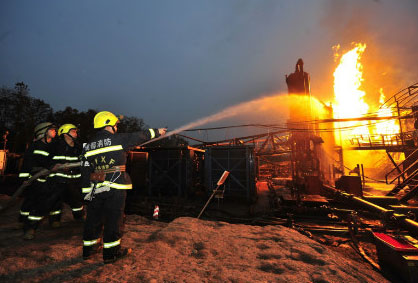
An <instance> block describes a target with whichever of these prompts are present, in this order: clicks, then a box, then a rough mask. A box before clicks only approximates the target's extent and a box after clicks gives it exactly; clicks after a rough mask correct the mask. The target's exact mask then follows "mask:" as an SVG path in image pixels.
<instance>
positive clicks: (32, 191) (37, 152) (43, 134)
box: [19, 122, 56, 238]
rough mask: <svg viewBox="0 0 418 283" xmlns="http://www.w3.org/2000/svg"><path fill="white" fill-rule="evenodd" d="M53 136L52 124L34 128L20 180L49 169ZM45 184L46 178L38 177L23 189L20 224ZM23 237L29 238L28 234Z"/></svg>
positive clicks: (54, 134)
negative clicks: (32, 138) (32, 139)
mask: <svg viewBox="0 0 418 283" xmlns="http://www.w3.org/2000/svg"><path fill="white" fill-rule="evenodd" d="M55 136H56V127H55V126H54V125H53V124H52V123H49V122H45V123H41V124H39V125H37V126H36V127H35V133H34V142H33V143H32V144H31V145H30V146H29V147H28V149H27V150H26V152H25V155H24V160H23V166H22V171H21V172H20V173H19V177H20V178H21V179H22V180H24V181H26V180H27V179H29V178H30V177H31V176H32V175H34V174H35V173H37V172H39V171H40V170H42V169H46V168H49V166H50V162H51V159H50V145H51V142H52V140H53V139H54V138H55ZM45 183H46V177H39V178H38V179H36V180H35V181H34V182H33V183H32V184H30V185H29V186H28V187H26V188H25V191H24V193H23V196H24V200H23V203H22V206H21V208H20V216H19V221H20V222H26V221H27V218H28V216H29V212H30V211H31V210H32V209H33V207H34V205H36V202H37V199H38V196H39V192H40V190H41V189H42V187H44V186H45ZM25 236H26V237H28V238H31V236H30V235H29V234H28V235H25ZM32 236H33V235H32ZM32 238H33V237H32Z"/></svg>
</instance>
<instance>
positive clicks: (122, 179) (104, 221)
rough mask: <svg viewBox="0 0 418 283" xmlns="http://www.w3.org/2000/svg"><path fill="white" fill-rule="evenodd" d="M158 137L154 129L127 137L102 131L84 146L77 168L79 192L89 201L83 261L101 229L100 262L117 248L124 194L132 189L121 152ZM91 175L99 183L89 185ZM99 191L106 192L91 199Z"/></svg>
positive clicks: (126, 135) (111, 254)
mask: <svg viewBox="0 0 418 283" xmlns="http://www.w3.org/2000/svg"><path fill="white" fill-rule="evenodd" d="M158 136H159V133H158V130H157V129H149V131H147V132H137V133H130V134H118V133H116V134H111V133H109V132H108V131H106V130H100V131H99V132H98V133H97V134H96V136H95V137H94V138H93V139H92V140H91V141H90V142H89V143H87V144H86V145H85V146H84V149H83V152H84V157H85V159H86V160H85V161H83V162H82V167H81V170H82V171H81V174H82V182H83V186H82V188H83V192H84V193H90V195H93V198H92V199H91V201H90V203H89V205H88V206H87V217H86V222H85V225H84V233H83V257H89V256H90V254H91V252H92V250H93V248H94V247H95V246H97V245H98V244H99V243H100V239H99V237H100V232H101V228H102V227H103V228H104V229H103V259H104V260H105V261H106V260H111V259H114V258H115V257H116V256H117V254H118V252H119V251H120V246H121V238H122V225H123V224H122V223H123V214H124V208H125V198H126V190H128V189H132V183H131V179H130V177H129V175H128V174H127V172H126V171H125V169H124V167H125V164H126V154H125V151H126V150H128V149H129V148H130V147H132V146H134V145H138V144H140V143H142V142H145V141H147V140H149V139H152V138H154V137H158ZM92 172H93V173H96V174H101V175H102V178H101V180H94V181H93V182H91V181H90V179H91V173H92ZM97 172H98V173H97ZM93 175H94V174H93ZM100 187H102V189H103V188H106V189H108V190H106V191H103V192H101V193H99V194H97V195H95V194H94V193H95V191H96V189H97V188H100ZM93 188H94V191H93V192H92V190H93Z"/></svg>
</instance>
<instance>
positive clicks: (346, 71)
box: [333, 43, 369, 137]
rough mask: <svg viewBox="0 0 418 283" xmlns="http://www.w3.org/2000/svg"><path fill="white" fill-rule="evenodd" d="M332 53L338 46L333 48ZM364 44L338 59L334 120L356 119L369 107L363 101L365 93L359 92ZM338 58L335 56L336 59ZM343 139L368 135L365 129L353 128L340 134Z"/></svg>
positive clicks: (354, 124)
mask: <svg viewBox="0 0 418 283" xmlns="http://www.w3.org/2000/svg"><path fill="white" fill-rule="evenodd" d="M333 49H334V51H337V50H338V49H339V46H337V47H334V48H333ZM365 49H366V44H362V43H358V44H356V45H355V47H354V48H353V49H351V50H350V51H348V52H347V53H345V54H344V55H342V56H341V58H340V63H339V65H338V67H337V68H336V69H335V72H334V95H335V104H334V118H356V117H361V116H363V115H365V114H367V113H368V111H369V105H368V104H367V103H366V102H365V101H364V96H365V95H366V93H365V92H364V91H362V90H360V87H361V84H362V82H363V71H362V69H363V66H362V64H361V63H360V58H361V55H362V54H363V52H364V50H365ZM338 57H339V56H338V55H336V58H338ZM366 124H367V123H365V122H347V123H344V124H343V126H344V127H350V126H357V125H366ZM342 134H343V135H344V136H345V137H347V135H353V134H369V131H368V129H367V127H358V128H354V129H353V130H352V131H351V132H349V133H348V132H344V133H342Z"/></svg>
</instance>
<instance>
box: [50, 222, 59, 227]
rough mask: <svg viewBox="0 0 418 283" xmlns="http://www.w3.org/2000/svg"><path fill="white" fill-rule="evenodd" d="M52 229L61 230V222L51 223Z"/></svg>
mask: <svg viewBox="0 0 418 283" xmlns="http://www.w3.org/2000/svg"><path fill="white" fill-rule="evenodd" d="M51 227H52V228H59V227H61V222H59V221H53V222H51Z"/></svg>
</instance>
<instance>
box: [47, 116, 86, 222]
mask: <svg viewBox="0 0 418 283" xmlns="http://www.w3.org/2000/svg"><path fill="white" fill-rule="evenodd" d="M77 130H78V129H77V127H76V126H75V125H73V124H64V125H62V126H61V127H60V128H59V129H58V137H59V138H58V140H57V141H56V142H54V143H53V145H52V164H53V165H54V166H55V164H62V163H72V162H75V163H80V160H79V157H80V155H81V145H80V144H79V143H78V141H77V137H78V132H77ZM80 180H81V173H80V168H79V167H75V168H72V169H71V170H66V171H64V172H56V173H52V174H50V175H49V179H48V182H50V184H51V187H52V192H53V196H52V197H51V198H50V203H47V204H46V205H48V206H49V207H50V212H49V215H50V216H49V222H50V224H51V226H52V227H54V228H56V227H59V226H60V220H61V210H62V203H63V202H66V203H68V205H69V206H70V207H71V211H72V213H73V217H74V219H75V220H79V221H82V219H83V215H84V210H83V198H82V195H81V182H80Z"/></svg>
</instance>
